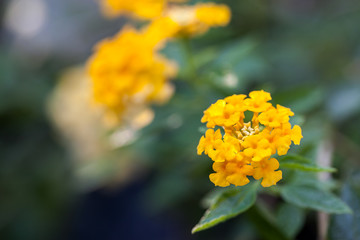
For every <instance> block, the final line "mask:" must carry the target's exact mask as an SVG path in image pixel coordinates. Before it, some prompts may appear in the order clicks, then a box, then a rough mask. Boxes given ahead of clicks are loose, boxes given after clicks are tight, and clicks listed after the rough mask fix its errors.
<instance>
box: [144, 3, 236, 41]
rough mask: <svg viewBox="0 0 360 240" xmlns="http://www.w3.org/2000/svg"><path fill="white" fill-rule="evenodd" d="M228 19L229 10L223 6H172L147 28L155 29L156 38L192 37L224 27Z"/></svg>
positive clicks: (204, 4)
mask: <svg viewBox="0 0 360 240" xmlns="http://www.w3.org/2000/svg"><path fill="white" fill-rule="evenodd" d="M230 17H231V12H230V9H229V8H228V7H227V6H226V5H223V4H213V3H200V4H197V5H194V6H173V7H170V8H168V10H167V11H165V12H164V14H163V16H160V17H158V18H156V19H154V20H153V21H152V22H151V23H150V25H149V28H151V29H154V30H155V29H157V30H158V34H156V35H158V36H159V35H160V36H162V35H164V34H165V35H166V37H176V36H194V35H199V34H203V33H205V32H206V31H208V30H209V28H210V27H219V26H226V25H227V24H228V23H229V21H230Z"/></svg>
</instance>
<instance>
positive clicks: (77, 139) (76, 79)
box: [48, 67, 107, 160]
mask: <svg viewBox="0 0 360 240" xmlns="http://www.w3.org/2000/svg"><path fill="white" fill-rule="evenodd" d="M48 111H49V114H50V117H51V119H52V121H53V122H54V125H55V126H56V127H57V128H58V130H59V132H60V133H61V134H62V135H63V137H64V138H65V143H66V144H68V145H69V149H71V151H72V153H73V155H74V157H75V158H76V159H80V160H90V159H94V158H96V157H97V156H99V155H100V154H102V153H103V152H104V151H105V150H106V149H107V144H106V141H104V138H103V137H104V132H105V128H104V125H103V124H102V111H101V109H99V108H97V107H96V106H94V105H93V104H92V95H91V82H90V80H89V77H88V76H87V74H86V71H85V69H84V68H83V67H75V68H72V69H69V70H66V71H65V72H64V73H63V74H62V76H61V78H60V79H59V83H58V85H57V87H56V88H55V90H54V92H53V94H52V95H51V97H50V100H49V108H48Z"/></svg>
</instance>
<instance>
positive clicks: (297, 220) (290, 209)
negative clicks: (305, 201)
mask: <svg viewBox="0 0 360 240" xmlns="http://www.w3.org/2000/svg"><path fill="white" fill-rule="evenodd" d="M276 220H277V221H276V223H277V225H278V227H279V228H280V229H281V231H282V232H283V233H284V234H285V235H286V236H287V237H289V238H294V237H295V236H296V234H297V233H298V232H299V230H300V229H301V227H302V226H303V224H304V221H305V212H304V210H303V209H301V208H299V207H297V206H294V205H292V204H288V203H284V204H281V206H280V207H279V209H278V211H277V214H276Z"/></svg>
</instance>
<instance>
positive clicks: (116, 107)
mask: <svg viewBox="0 0 360 240" xmlns="http://www.w3.org/2000/svg"><path fill="white" fill-rule="evenodd" d="M160 40H161V39H157V41H154V39H152V33H150V32H149V31H137V30H135V29H133V28H131V27H125V28H124V29H123V30H121V31H120V32H119V33H118V34H117V35H116V36H115V37H114V38H112V39H106V40H103V41H101V42H100V43H99V44H98V45H97V46H96V48H95V53H94V55H93V56H92V57H91V58H90V60H89V62H88V69H89V75H90V77H91V79H92V84H93V86H92V87H93V96H94V100H95V102H97V103H99V104H100V105H102V106H103V107H104V108H105V109H106V110H107V111H106V112H107V113H106V116H107V118H108V119H109V121H111V122H114V123H117V122H119V121H120V120H121V119H122V117H123V115H124V113H125V112H128V111H133V109H135V108H142V107H144V106H146V105H148V104H150V103H162V102H166V101H167V100H168V99H169V97H170V96H171V94H172V92H173V88H172V87H171V84H170V83H169V81H168V79H169V78H170V77H172V76H174V75H175V74H176V65H175V64H174V63H173V62H171V61H169V60H167V59H166V58H164V57H163V56H161V55H159V54H158V53H157V50H158V49H157V48H158V44H159V42H160Z"/></svg>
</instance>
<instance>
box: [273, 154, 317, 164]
mask: <svg viewBox="0 0 360 240" xmlns="http://www.w3.org/2000/svg"><path fill="white" fill-rule="evenodd" d="M279 161H280V162H289V161H290V162H291V161H296V162H299V163H312V161H311V159H309V158H306V157H303V156H300V155H295V154H287V155H285V156H283V157H281V158H280V159H279Z"/></svg>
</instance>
